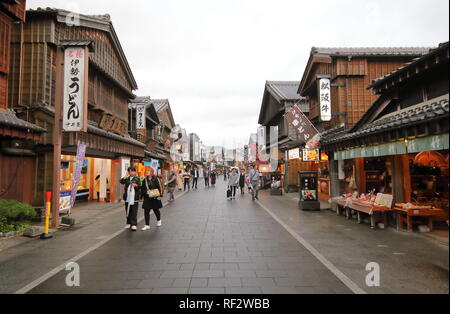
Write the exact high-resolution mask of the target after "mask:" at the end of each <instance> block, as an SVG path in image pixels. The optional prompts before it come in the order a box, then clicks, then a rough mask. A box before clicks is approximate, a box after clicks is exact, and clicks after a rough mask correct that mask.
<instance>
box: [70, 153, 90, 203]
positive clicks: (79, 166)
mask: <svg viewBox="0 0 450 314" xmlns="http://www.w3.org/2000/svg"><path fill="white" fill-rule="evenodd" d="M85 157H86V145H84V144H80V145H78V147H77V158H76V162H75V173H74V176H73V184H72V194H71V196H70V208H73V205H74V204H75V200H76V198H77V192H78V184H79V183H80V178H81V171H82V170H83V165H84V159H85Z"/></svg>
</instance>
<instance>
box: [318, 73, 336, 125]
mask: <svg viewBox="0 0 450 314" xmlns="http://www.w3.org/2000/svg"><path fill="white" fill-rule="evenodd" d="M319 104H320V121H322V122H329V121H331V119H332V113H333V112H332V109H331V80H330V79H328V78H322V79H320V80H319Z"/></svg>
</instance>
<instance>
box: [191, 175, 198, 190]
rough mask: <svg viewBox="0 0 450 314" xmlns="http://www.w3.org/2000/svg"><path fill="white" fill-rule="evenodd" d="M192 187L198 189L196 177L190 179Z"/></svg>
mask: <svg viewBox="0 0 450 314" xmlns="http://www.w3.org/2000/svg"><path fill="white" fill-rule="evenodd" d="M192 188H193V189H198V178H194V179H193V181H192Z"/></svg>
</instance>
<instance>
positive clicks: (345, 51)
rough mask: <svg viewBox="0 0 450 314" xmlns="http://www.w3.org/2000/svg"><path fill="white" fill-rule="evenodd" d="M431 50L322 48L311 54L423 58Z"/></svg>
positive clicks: (317, 48) (421, 48)
mask: <svg viewBox="0 0 450 314" xmlns="http://www.w3.org/2000/svg"><path fill="white" fill-rule="evenodd" d="M430 49H431V48H427V47H364V48H363V47H361V48H320V47H313V48H312V49H311V54H312V55H313V54H321V55H329V56H344V57H347V56H361V57H362V56H373V57H376V56H422V55H425V54H427V53H428V52H429V51H430Z"/></svg>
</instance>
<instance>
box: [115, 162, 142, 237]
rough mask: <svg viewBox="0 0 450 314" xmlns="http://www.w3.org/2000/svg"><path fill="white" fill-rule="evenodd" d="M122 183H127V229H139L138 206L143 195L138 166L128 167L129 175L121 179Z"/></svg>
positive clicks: (125, 197) (124, 197)
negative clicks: (137, 170)
mask: <svg viewBox="0 0 450 314" xmlns="http://www.w3.org/2000/svg"><path fill="white" fill-rule="evenodd" d="M120 184H123V185H125V193H124V195H123V199H124V200H125V212H126V217H127V225H126V227H125V228H126V229H131V231H136V230H137V224H138V218H137V217H138V207H139V200H140V197H141V179H140V178H139V177H138V176H137V172H136V168H133V167H130V168H129V169H128V176H126V177H124V178H122V179H121V180H120Z"/></svg>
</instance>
